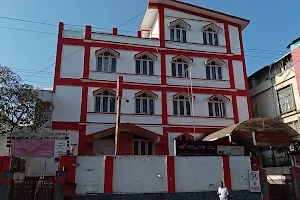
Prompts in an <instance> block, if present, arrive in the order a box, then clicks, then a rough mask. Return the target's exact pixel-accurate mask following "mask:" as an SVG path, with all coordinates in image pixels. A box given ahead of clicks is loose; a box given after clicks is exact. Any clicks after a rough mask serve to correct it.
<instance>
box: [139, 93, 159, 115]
mask: <svg viewBox="0 0 300 200" xmlns="http://www.w3.org/2000/svg"><path fill="white" fill-rule="evenodd" d="M134 96H135V113H138V114H148V115H153V114H154V103H155V99H156V98H157V96H156V94H154V93H152V92H149V91H141V92H138V93H136V94H135V95H134Z"/></svg>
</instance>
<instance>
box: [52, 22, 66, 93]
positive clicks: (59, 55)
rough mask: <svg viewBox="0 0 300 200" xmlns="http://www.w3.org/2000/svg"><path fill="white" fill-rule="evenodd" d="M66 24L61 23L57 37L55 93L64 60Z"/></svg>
mask: <svg viewBox="0 0 300 200" xmlns="http://www.w3.org/2000/svg"><path fill="white" fill-rule="evenodd" d="M63 30H64V23H62V22H59V25H58V36H57V47H56V59H55V72H54V83H53V92H54V93H55V90H56V82H55V80H56V78H59V77H60V68H61V58H62V44H63V43H62V38H63Z"/></svg>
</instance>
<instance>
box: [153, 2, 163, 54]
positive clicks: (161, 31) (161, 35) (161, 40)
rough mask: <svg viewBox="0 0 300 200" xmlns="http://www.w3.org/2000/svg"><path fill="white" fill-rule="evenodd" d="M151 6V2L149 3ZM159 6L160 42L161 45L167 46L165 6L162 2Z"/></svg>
mask: <svg viewBox="0 0 300 200" xmlns="http://www.w3.org/2000/svg"><path fill="white" fill-rule="evenodd" d="M149 7H150V4H149ZM157 8H158V20H159V43H160V47H163V48H164V47H165V46H166V42H165V8H164V7H163V6H162V4H158V5H157Z"/></svg>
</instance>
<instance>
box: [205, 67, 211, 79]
mask: <svg viewBox="0 0 300 200" xmlns="http://www.w3.org/2000/svg"><path fill="white" fill-rule="evenodd" d="M206 78H207V79H210V67H209V66H206Z"/></svg>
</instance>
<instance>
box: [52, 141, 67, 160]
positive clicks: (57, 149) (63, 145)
mask: <svg viewBox="0 0 300 200" xmlns="http://www.w3.org/2000/svg"><path fill="white" fill-rule="evenodd" d="M66 154H67V140H55V144H54V157H59V156H63V155H66Z"/></svg>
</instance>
